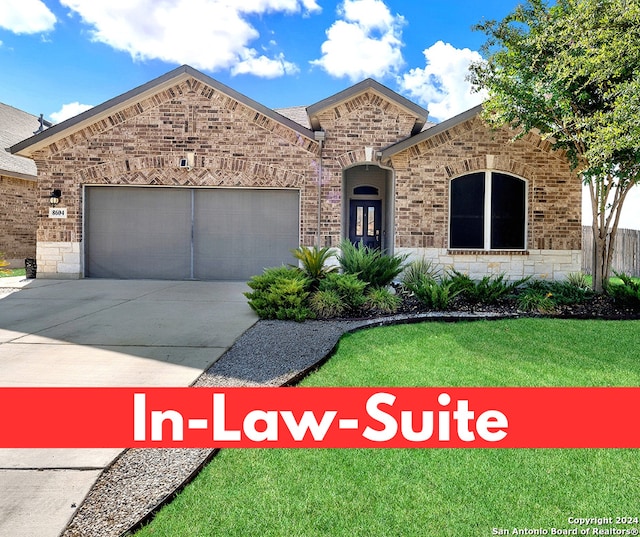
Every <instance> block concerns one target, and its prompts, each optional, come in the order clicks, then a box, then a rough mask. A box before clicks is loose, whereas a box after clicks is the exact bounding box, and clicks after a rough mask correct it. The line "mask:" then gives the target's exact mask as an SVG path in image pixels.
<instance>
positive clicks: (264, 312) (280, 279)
mask: <svg viewBox="0 0 640 537" xmlns="http://www.w3.org/2000/svg"><path fill="white" fill-rule="evenodd" d="M310 283H311V282H310V280H309V279H308V278H307V277H306V276H305V275H304V274H303V273H302V271H300V270H297V269H290V268H287V267H275V268H268V269H266V270H265V271H264V272H263V273H262V274H261V275H259V276H254V277H253V278H251V280H249V282H248V285H249V287H250V288H251V289H253V291H250V292H247V293H245V294H244V295H245V296H246V297H247V298H248V299H249V306H251V308H252V309H253V310H254V311H255V312H256V313H257V314H258V316H260V318H261V319H280V320H289V319H290V320H294V321H304V320H305V319H308V318H309V317H312V315H313V314H312V312H311V310H310V309H309V308H308V307H307V306H306V305H305V301H306V300H307V297H308V296H309V291H308V289H309V285H310Z"/></svg>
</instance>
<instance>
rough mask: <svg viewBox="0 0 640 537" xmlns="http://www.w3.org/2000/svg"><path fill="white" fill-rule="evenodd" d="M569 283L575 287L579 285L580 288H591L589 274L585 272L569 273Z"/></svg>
mask: <svg viewBox="0 0 640 537" xmlns="http://www.w3.org/2000/svg"><path fill="white" fill-rule="evenodd" d="M567 283H569V284H570V285H573V286H574V287H578V288H579V289H589V288H590V287H591V286H590V285H589V279H588V278H587V275H586V274H584V273H583V272H572V273H571V274H568V275H567Z"/></svg>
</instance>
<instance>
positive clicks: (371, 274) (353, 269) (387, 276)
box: [338, 239, 408, 288]
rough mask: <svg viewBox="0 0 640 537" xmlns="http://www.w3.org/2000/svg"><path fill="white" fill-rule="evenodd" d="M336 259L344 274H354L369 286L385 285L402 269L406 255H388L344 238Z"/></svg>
mask: <svg viewBox="0 0 640 537" xmlns="http://www.w3.org/2000/svg"><path fill="white" fill-rule="evenodd" d="M340 250H341V253H340V256H339V257H338V261H339V263H340V266H341V267H342V270H343V271H344V272H345V273H346V274H354V275H356V276H358V278H360V280H362V281H363V282H367V284H368V285H370V286H371V287H374V288H376V287H387V286H388V285H390V284H391V282H392V281H393V280H394V279H395V278H396V277H397V276H398V275H399V274H400V273H401V272H402V271H403V269H404V263H405V261H406V260H407V257H408V256H407V255H388V254H385V253H384V252H382V251H381V250H376V249H375V248H369V247H368V246H365V245H364V244H363V243H362V242H360V243H358V245H354V244H352V243H351V241H350V240H348V239H345V240H344V241H342V243H341V244H340Z"/></svg>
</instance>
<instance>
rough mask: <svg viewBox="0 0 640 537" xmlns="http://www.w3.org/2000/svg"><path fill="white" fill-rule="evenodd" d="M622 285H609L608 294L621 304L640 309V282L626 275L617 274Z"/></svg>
mask: <svg viewBox="0 0 640 537" xmlns="http://www.w3.org/2000/svg"><path fill="white" fill-rule="evenodd" d="M615 275H616V276H617V277H618V278H620V279H621V280H622V283H621V284H611V283H610V284H608V285H607V293H608V294H609V295H610V296H611V297H613V299H614V300H615V301H616V302H618V303H619V304H624V305H625V306H631V307H632V308H640V282H639V281H638V280H634V279H633V278H631V276H628V275H626V274H619V273H617V272H616V273H615Z"/></svg>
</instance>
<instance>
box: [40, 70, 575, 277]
mask: <svg viewBox="0 0 640 537" xmlns="http://www.w3.org/2000/svg"><path fill="white" fill-rule="evenodd" d="M318 121H319V122H320V125H321V126H322V129H323V130H324V131H325V141H324V143H323V156H322V162H320V160H319V149H320V146H319V144H318V142H316V141H315V140H313V139H311V138H309V137H307V136H304V135H302V134H301V133H300V132H298V131H296V130H294V129H291V128H289V127H288V126H287V125H286V124H283V123H280V122H278V121H276V120H275V119H274V118H271V117H268V116H265V115H264V114H262V113H260V112H256V111H255V110H253V109H252V108H251V107H250V106H248V104H246V103H243V102H240V101H238V100H235V99H233V98H231V97H230V96H228V95H225V94H224V93H221V92H220V91H218V90H216V89H214V88H212V87H209V86H207V85H206V84H204V83H203V82H202V81H200V80H197V79H195V78H189V79H187V80H186V81H182V82H179V83H176V84H175V85H174V86H172V87H170V88H167V89H163V90H162V91H158V92H157V93H155V94H153V95H150V96H146V97H145V98H144V99H142V100H140V102H137V103H134V104H129V105H127V106H125V107H123V108H122V109H120V110H117V111H115V112H114V113H112V114H111V115H110V116H108V117H106V118H103V119H100V120H98V121H96V122H95V123H94V124H91V125H88V126H85V127H84V128H82V129H81V130H78V131H77V132H73V133H72V134H69V135H68V136H66V137H65V138H62V139H58V140H56V141H55V142H54V143H51V144H50V145H48V146H46V147H44V148H42V149H40V150H38V151H37V152H36V153H35V154H34V155H33V157H34V160H35V161H36V163H37V165H38V170H39V180H38V192H37V193H35V192H34V196H35V197H37V202H38V203H37V208H36V211H37V218H38V232H37V240H38V260H39V267H38V269H39V273H41V272H45V273H47V274H64V275H70V274H74V273H75V274H76V275H77V276H80V275H81V274H82V255H83V254H82V241H83V236H82V233H83V222H82V214H83V208H82V195H83V186H84V185H107V184H111V185H138V186H139V185H156V186H173V187H194V186H195V187H234V188H238V187H240V188H295V189H298V190H299V191H300V215H301V218H300V240H301V243H302V244H305V245H312V244H314V243H315V241H316V240H317V234H318V230H317V226H318V201H319V199H320V208H321V225H320V227H321V229H320V237H321V242H322V244H328V245H333V246H335V245H337V244H338V243H339V242H340V240H341V238H342V236H343V234H344V232H345V229H344V226H345V223H344V222H343V214H344V208H345V207H346V203H347V201H348V200H347V199H345V193H344V192H342V189H343V177H344V173H345V170H347V169H349V168H350V167H353V166H359V165H364V164H366V165H370V166H376V165H378V164H379V163H378V162H376V155H377V154H378V152H381V151H383V150H385V149H386V148H388V147H390V146H392V145H394V144H396V143H398V142H400V141H402V140H405V139H407V138H408V137H409V136H410V134H411V132H412V129H413V128H414V125H415V122H416V117H415V116H414V115H412V114H411V112H410V111H408V110H406V109H405V108H403V107H401V106H399V105H398V104H396V103H394V102H393V100H391V99H387V98H384V97H382V96H380V95H379V94H378V93H376V92H375V91H373V90H366V91H363V92H362V93H361V94H358V95H356V96H355V97H353V98H351V99H349V100H347V101H345V102H340V103H337V104H336V106H335V107H333V108H328V109H326V110H323V111H321V112H319V114H318ZM511 137H512V133H509V132H506V131H492V130H490V129H489V128H487V127H486V126H485V125H484V124H483V123H482V121H481V120H480V119H479V118H477V117H474V118H472V119H470V120H468V121H465V122H463V123H460V124H456V125H453V126H452V127H451V128H449V129H448V130H446V131H444V132H441V133H439V134H437V135H435V136H432V137H430V138H428V139H426V140H425V141H423V142H422V143H420V144H417V145H414V146H411V147H409V148H407V149H405V150H404V151H402V152H400V153H397V154H395V155H394V156H393V157H392V158H391V159H390V161H389V162H384V163H382V164H383V165H384V167H385V168H387V169H389V170H390V172H389V173H390V174H391V177H392V179H393V184H394V188H393V189H390V191H389V192H387V198H388V199H387V200H386V202H387V203H388V204H391V205H392V207H393V214H394V222H393V226H391V224H389V225H388V230H389V231H390V232H391V231H394V232H395V235H394V239H393V244H394V246H395V248H396V249H400V248H405V249H409V250H410V251H411V252H413V253H416V254H417V253H419V252H423V253H428V254H429V255H431V256H435V257H434V259H437V261H438V262H439V263H440V262H441V263H443V264H444V263H449V262H451V263H453V264H455V265H456V267H460V268H461V269H462V270H464V269H465V268H468V269H469V270H472V271H474V272H478V273H481V272H482V271H483V270H484V272H485V273H486V272H487V271H491V270H493V269H494V268H496V267H498V268H500V269H502V268H505V269H508V272H509V273H514V274H526V273H528V271H534V272H535V271H538V268H537V266H538V265H537V263H542V265H541V266H542V267H543V268H541V269H540V270H541V271H543V272H544V273H545V274H547V273H549V274H552V275H554V276H555V275H561V274H564V273H565V269H566V267H569V266H571V267H573V265H574V264H575V263H574V261H575V259H574V253H575V251H578V252H579V251H580V248H581V226H580V206H581V204H580V196H581V189H580V184H579V181H578V180H577V179H576V178H575V177H573V175H572V174H571V171H570V169H569V167H568V164H567V162H566V159H564V158H563V156H562V155H561V154H557V153H554V152H552V151H551V150H550V147H549V144H548V142H545V141H542V140H540V139H539V137H537V136H534V135H529V136H525V137H524V138H523V139H521V140H518V141H516V142H510V138H511ZM367 148H369V150H367ZM187 153H194V154H195V162H194V166H193V168H192V169H190V170H187V169H184V168H179V161H180V159H182V158H185V157H186V154H187ZM486 169H495V170H499V171H503V172H507V173H512V174H515V175H517V176H519V177H522V178H524V179H526V180H527V184H528V219H529V220H528V246H529V250H528V253H529V255H521V252H517V253H514V255H493V254H490V255H485V253H484V252H474V253H468V252H465V253H458V252H456V253H455V255H454V253H451V252H448V251H447V246H448V245H447V242H448V210H449V209H448V208H449V182H450V180H451V179H452V178H455V177H457V176H459V175H461V174H464V173H469V172H473V171H479V170H486ZM320 170H322V173H321V172H320ZM320 175H322V177H320ZM572 181H573V183H572ZM319 187H320V192H319V191H318V189H319ZM56 188H57V189H60V190H61V191H62V202H61V204H60V206H61V207H66V208H67V211H68V218H66V219H49V218H48V217H47V215H48V202H47V195H48V192H50V191H51V190H52V189H56ZM391 190H393V193H394V194H395V198H393V199H392V196H391V195H392V192H391ZM392 227H393V228H394V229H393V230H392V229H391V228H392ZM56 245H58V246H59V248H58V246H56ZM554 252H558V254H557V256H556V254H554ZM567 252H568V253H567ZM545 259H547V260H548V259H551V260H552V261H550V262H548V261H545ZM549 263H551V264H549ZM577 266H578V269H577V270H579V266H580V263H579V262H578V264H577ZM547 269H549V270H547ZM573 270H574V269H572V270H569V272H572V271H573Z"/></svg>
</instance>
